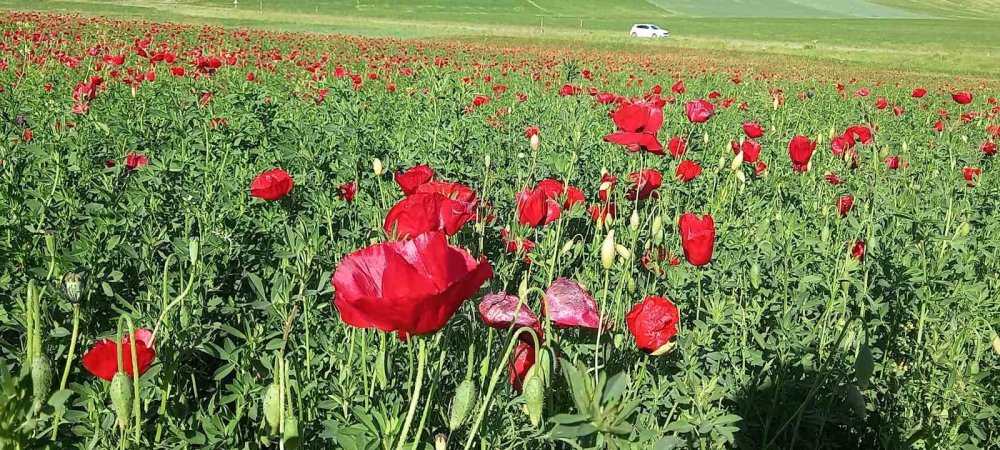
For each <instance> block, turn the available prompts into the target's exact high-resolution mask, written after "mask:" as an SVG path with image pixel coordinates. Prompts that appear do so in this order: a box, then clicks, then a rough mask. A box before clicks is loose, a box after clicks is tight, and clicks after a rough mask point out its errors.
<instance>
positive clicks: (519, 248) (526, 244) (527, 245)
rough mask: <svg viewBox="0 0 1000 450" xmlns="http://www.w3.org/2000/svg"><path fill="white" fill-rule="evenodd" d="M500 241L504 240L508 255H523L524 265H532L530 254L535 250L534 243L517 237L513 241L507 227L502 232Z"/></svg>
mask: <svg viewBox="0 0 1000 450" xmlns="http://www.w3.org/2000/svg"><path fill="white" fill-rule="evenodd" d="M500 239H501V240H503V243H504V246H505V247H506V248H507V253H512V254H515V255H518V254H519V255H523V256H524V263H525V264H531V258H530V257H529V256H528V254H529V253H531V250H533V249H534V248H535V242H534V241H532V240H530V239H523V238H516V237H515V238H513V239H511V237H510V232H509V231H507V228H506V227H504V228H503V229H501V230H500Z"/></svg>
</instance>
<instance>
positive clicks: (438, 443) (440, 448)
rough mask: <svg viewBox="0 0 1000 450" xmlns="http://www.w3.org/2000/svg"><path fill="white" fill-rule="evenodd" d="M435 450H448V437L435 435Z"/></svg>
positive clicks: (439, 434) (440, 434)
mask: <svg viewBox="0 0 1000 450" xmlns="http://www.w3.org/2000/svg"><path fill="white" fill-rule="evenodd" d="M434 450H448V436H445V435H444V434H442V433H438V434H436V435H434Z"/></svg>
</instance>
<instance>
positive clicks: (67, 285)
mask: <svg viewBox="0 0 1000 450" xmlns="http://www.w3.org/2000/svg"><path fill="white" fill-rule="evenodd" d="M82 287H83V277H81V276H80V274H78V273H73V272H70V273H67V274H66V276H64V277H63V290H64V291H65V292H66V298H68V299H69V301H70V303H72V304H74V305H75V304H77V303H80V292H81V290H82Z"/></svg>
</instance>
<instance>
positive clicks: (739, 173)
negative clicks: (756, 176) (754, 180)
mask: <svg viewBox="0 0 1000 450" xmlns="http://www.w3.org/2000/svg"><path fill="white" fill-rule="evenodd" d="M735 173H736V179H737V180H740V183H743V184H746V182H747V176H746V175H745V174H743V171H742V170H737V171H736V172H735ZM740 189H741V190H742V186H741V187H740Z"/></svg>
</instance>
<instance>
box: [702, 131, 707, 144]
mask: <svg viewBox="0 0 1000 450" xmlns="http://www.w3.org/2000/svg"><path fill="white" fill-rule="evenodd" d="M702 140H703V141H704V142H705V143H706V144H707V143H708V132H707V131H706V132H705V135H704V137H703V138H702Z"/></svg>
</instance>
